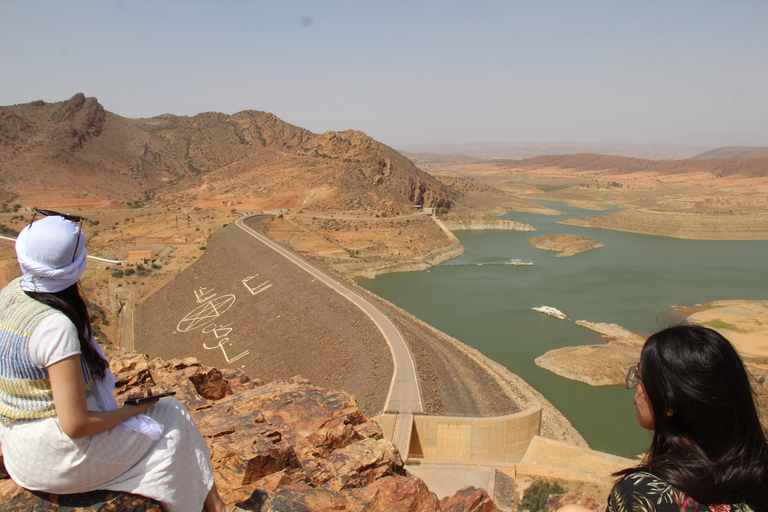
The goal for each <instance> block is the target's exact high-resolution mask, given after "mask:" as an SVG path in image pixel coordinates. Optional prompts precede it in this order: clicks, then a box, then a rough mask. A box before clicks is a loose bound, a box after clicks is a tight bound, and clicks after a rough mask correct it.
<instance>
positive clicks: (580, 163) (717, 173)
mask: <svg viewBox="0 0 768 512" xmlns="http://www.w3.org/2000/svg"><path fill="white" fill-rule="evenodd" d="M513 165H514V166H515V167H517V168H520V169H530V168H542V167H558V168H561V169H569V170H573V171H591V172H600V171H603V172H605V173H606V174H631V173H640V172H643V173H656V174H662V175H669V174H682V173H708V174H711V175H713V176H714V177H724V176H739V177H741V178H765V177H768V156H763V157H758V158H738V159H737V158H711V159H706V160H692V159H689V160H646V159H641V158H627V157H621V156H608V155H593V154H586V153H585V154H578V155H563V156H539V157H535V158H527V159H525V160H520V161H518V162H515V163H514V164H513Z"/></svg>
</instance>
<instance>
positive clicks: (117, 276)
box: [112, 269, 125, 279]
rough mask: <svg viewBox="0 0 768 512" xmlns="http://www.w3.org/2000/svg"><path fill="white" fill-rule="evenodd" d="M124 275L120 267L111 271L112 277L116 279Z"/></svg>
mask: <svg viewBox="0 0 768 512" xmlns="http://www.w3.org/2000/svg"><path fill="white" fill-rule="evenodd" d="M124 275H125V272H123V271H122V269H117V270H115V271H114V272H112V277H115V278H117V279H120V278H122V277H123V276H124Z"/></svg>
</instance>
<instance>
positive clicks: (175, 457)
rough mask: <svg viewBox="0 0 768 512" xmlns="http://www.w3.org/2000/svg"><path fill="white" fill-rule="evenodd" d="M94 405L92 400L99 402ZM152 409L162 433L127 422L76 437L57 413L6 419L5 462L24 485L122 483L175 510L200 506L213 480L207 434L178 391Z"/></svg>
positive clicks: (0, 430)
mask: <svg viewBox="0 0 768 512" xmlns="http://www.w3.org/2000/svg"><path fill="white" fill-rule="evenodd" d="M89 398H90V397H89ZM90 405H91V401H90V400H89V409H93V407H90ZM145 414H147V415H148V416H151V417H152V418H154V419H155V420H156V421H158V422H159V423H161V424H162V425H163V435H162V436H161V437H160V439H158V440H157V441H153V440H152V439H150V438H149V437H147V436H145V435H144V434H139V433H136V432H133V431H131V430H128V429H126V428H124V427H122V426H120V425H118V426H117V427H115V428H112V429H110V430H107V431H106V432H102V433H100V434H96V435H93V436H88V437H83V438H80V439H71V438H70V437H69V436H67V435H66V434H65V433H64V432H62V431H61V428H59V422H58V419H57V418H47V419H43V420H36V421H27V422H16V423H13V424H11V425H9V426H3V425H2V424H0V442H2V449H3V457H4V460H5V467H6V469H7V470H8V473H9V474H10V476H11V478H13V480H14V481H15V482H16V483H17V484H18V485H20V486H21V487H24V488H26V489H30V490H36V491H44V492H51V493H54V494H73V493H80V492H88V491H95V490H109V491H122V492H129V493H133V494H139V495H142V496H147V497H149V498H152V499H155V500H157V501H159V502H160V503H162V504H163V507H164V508H165V509H166V510H167V511H168V512H200V511H201V510H202V509H203V503H204V501H205V497H206V496H207V495H208V492H209V491H210V489H211V487H212V486H213V472H212V470H211V462H210V451H209V450H208V446H207V445H206V444H205V440H204V439H203V436H202V435H201V434H200V431H199V430H198V428H197V427H196V426H195V424H194V422H193V421H192V418H191V417H190V416H189V412H188V411H187V408H186V407H185V406H184V404H182V403H181V402H179V401H178V400H176V399H174V398H163V399H161V400H160V401H159V402H158V403H156V404H155V405H153V406H152V407H150V408H149V410H148V411H147V412H146V413H145Z"/></svg>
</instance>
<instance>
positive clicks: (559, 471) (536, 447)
mask: <svg viewBox="0 0 768 512" xmlns="http://www.w3.org/2000/svg"><path fill="white" fill-rule="evenodd" d="M637 463H638V461H636V460H632V459H625V458H624V457H619V456H617V455H611V454H610V453H604V452H599V451H596V450H591V449H589V448H582V447H580V446H574V445H571V444H568V443H564V442H562V441H554V440H552V439H546V438H543V437H539V436H535V437H534V438H533V439H532V440H531V444H530V446H529V447H528V451H526V453H525V456H524V457H523V460H522V461H521V462H520V463H519V464H516V465H515V470H516V471H517V474H518V475H529V476H543V477H547V478H555V479H563V480H579V481H582V482H593V483H601V484H609V483H610V482H612V481H613V480H614V479H615V477H613V476H612V474H613V473H614V472H616V471H619V470H621V469H625V468H628V467H632V466H634V465H636V464H637Z"/></svg>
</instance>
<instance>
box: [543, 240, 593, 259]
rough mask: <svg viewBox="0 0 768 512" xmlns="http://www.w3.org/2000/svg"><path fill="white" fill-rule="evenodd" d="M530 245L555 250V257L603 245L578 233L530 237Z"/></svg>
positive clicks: (570, 254)
mask: <svg viewBox="0 0 768 512" xmlns="http://www.w3.org/2000/svg"><path fill="white" fill-rule="evenodd" d="M530 242H531V245H532V246H534V247H536V248H537V249H544V250H545V251H555V252H557V253H558V254H555V258H561V257H564V256H573V255H574V254H579V253H580V252H584V251H589V250H590V249H599V248H600V247H605V246H604V245H603V244H601V243H600V242H598V241H597V240H592V239H591V238H589V237H586V236H579V235H547V236H537V237H535V238H531V239H530Z"/></svg>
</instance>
